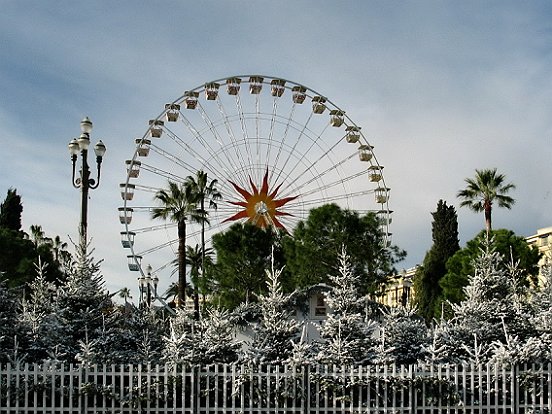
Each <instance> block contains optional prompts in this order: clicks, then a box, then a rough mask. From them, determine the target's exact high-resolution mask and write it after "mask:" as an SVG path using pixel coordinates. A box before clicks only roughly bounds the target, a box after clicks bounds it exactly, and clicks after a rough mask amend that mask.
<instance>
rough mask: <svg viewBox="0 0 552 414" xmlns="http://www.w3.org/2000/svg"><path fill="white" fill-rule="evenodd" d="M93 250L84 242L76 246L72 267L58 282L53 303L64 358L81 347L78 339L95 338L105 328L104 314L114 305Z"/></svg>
mask: <svg viewBox="0 0 552 414" xmlns="http://www.w3.org/2000/svg"><path fill="white" fill-rule="evenodd" d="M92 253H93V250H92V251H90V252H89V251H88V249H87V248H86V246H83V245H79V246H76V263H75V267H74V268H72V269H70V271H69V273H68V275H67V279H66V280H65V281H64V282H63V284H62V285H61V286H60V288H59V291H58V295H57V296H56V301H55V303H54V309H55V313H56V315H57V317H58V319H59V321H60V323H61V327H62V331H63V333H64V340H63V341H62V342H61V343H59V346H60V347H61V349H60V352H62V353H63V354H65V355H66V360H67V361H69V362H72V361H74V359H75V357H76V355H77V353H79V351H80V347H79V341H82V340H84V339H85V332H86V331H88V335H89V340H91V341H92V340H94V339H96V337H97V336H99V335H100V334H102V330H104V329H105V325H104V324H105V319H104V318H105V316H106V315H108V314H109V313H110V312H111V311H112V310H113V308H114V306H113V302H112V301H111V298H110V297H109V295H108V293H107V291H106V290H105V288H104V281H103V277H102V275H101V273H100V264H101V261H99V262H94V259H93V258H92Z"/></svg>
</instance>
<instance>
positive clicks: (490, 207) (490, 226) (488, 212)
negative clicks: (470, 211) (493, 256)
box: [485, 202, 492, 240]
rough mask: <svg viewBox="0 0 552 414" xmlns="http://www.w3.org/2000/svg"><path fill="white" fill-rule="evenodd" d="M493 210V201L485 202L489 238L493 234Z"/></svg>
mask: <svg viewBox="0 0 552 414" xmlns="http://www.w3.org/2000/svg"><path fill="white" fill-rule="evenodd" d="M491 211H492V205H491V203H490V202H486V203H485V228H486V229H487V240H488V239H489V237H490V236H491V230H492V224H491Z"/></svg>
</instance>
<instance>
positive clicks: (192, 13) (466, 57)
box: [0, 0, 552, 298]
mask: <svg viewBox="0 0 552 414" xmlns="http://www.w3.org/2000/svg"><path fill="white" fill-rule="evenodd" d="M0 39H1V42H0V142H1V144H2V145H1V148H2V154H1V160H2V161H1V163H0V198H1V199H2V200H3V199H4V197H5V194H6V192H7V190H8V188H10V187H13V188H16V189H17V191H18V193H19V194H20V195H21V196H22V198H23V205H24V211H23V225H24V227H25V230H28V228H29V226H30V225H31V224H40V225H42V227H43V228H44V230H45V231H46V234H47V235H48V236H51V237H53V236H55V235H60V236H61V237H62V238H63V239H65V240H68V239H69V237H71V238H72V239H73V240H76V239H77V226H78V221H79V213H80V209H79V205H80V195H79V192H78V191H77V190H75V189H73V188H72V186H71V182H70V178H71V177H70V174H71V165H70V159H69V154H68V152H67V144H68V142H69V141H70V140H71V139H72V138H73V137H74V136H77V135H78V134H79V133H80V129H79V128H80V127H79V122H80V120H81V119H82V118H83V117H84V116H89V117H90V118H91V119H92V121H93V122H94V130H93V132H92V142H93V143H94V142H96V140H97V139H100V138H101V139H102V140H103V142H104V143H105V144H106V146H107V154H106V156H105V160H104V163H103V170H102V183H101V185H100V188H98V189H97V190H94V191H92V192H91V197H90V204H89V235H90V236H91V237H92V240H93V241H92V243H93V247H94V248H95V252H94V257H95V258H96V259H103V260H104V263H103V267H102V271H103V274H104V277H105V280H106V282H107V286H108V288H109V289H110V290H111V291H115V290H117V289H119V288H121V287H124V286H126V287H130V288H131V289H132V290H133V292H134V297H135V298H136V297H137V293H136V290H137V288H136V273H130V272H129V271H128V269H127V260H126V255H127V254H128V251H126V250H124V249H122V247H121V244H120V238H119V232H120V231H121V226H120V225H119V222H118V215H117V207H119V206H120V205H121V199H120V195H119V183H121V182H124V180H125V177H126V174H125V165H124V161H125V160H126V159H129V158H131V157H132V154H133V152H134V138H135V137H138V136H142V135H143V134H144V132H145V129H146V125H147V121H148V120H149V119H151V118H155V117H156V116H158V115H159V113H160V112H161V110H162V108H163V105H164V104H165V103H166V102H171V101H173V100H175V99H176V98H178V97H179V96H181V95H182V93H183V92H184V91H185V90H187V89H191V88H194V87H196V86H198V85H201V84H203V83H205V82H207V81H211V80H215V79H219V78H223V77H227V76H230V75H237V74H265V75H269V76H275V77H281V78H284V79H289V80H292V81H294V82H297V83H302V84H305V85H307V86H308V87H310V88H312V89H314V90H316V91H319V92H321V93H323V94H324V95H325V96H327V97H329V98H330V99H331V100H332V101H333V102H334V103H335V104H336V105H338V106H339V107H341V108H342V109H344V110H346V111H347V114H348V116H349V117H350V118H351V119H353V120H354V121H355V123H356V124H358V125H361V126H362V131H363V132H364V134H365V135H366V136H367V137H369V138H370V140H371V142H373V143H374V144H375V153H376V155H377V157H378V161H379V162H380V163H381V164H382V165H384V166H385V170H384V173H385V180H386V184H387V186H389V187H390V188H391V199H390V203H389V205H390V208H391V209H392V210H393V211H394V213H393V223H392V227H391V231H392V233H393V242H394V244H396V245H398V246H399V247H401V248H403V249H405V250H406V251H407V252H408V257H407V259H406V260H405V261H403V262H402V263H400V264H399V268H403V267H404V268H408V267H411V266H414V265H415V264H417V263H420V262H422V261H423V257H424V255H425V253H426V251H427V250H428V249H429V248H430V246H431V219H432V218H431V214H430V213H431V212H432V211H435V209H436V205H437V202H438V200H439V199H443V200H445V201H446V202H447V203H448V204H449V205H454V206H456V207H457V210H458V221H459V231H460V242H461V245H464V244H465V242H466V241H468V240H470V239H472V238H473V237H474V236H475V234H476V233H477V232H478V231H480V230H481V229H483V227H484V220H483V214H475V213H473V212H471V211H469V210H466V209H464V208H462V209H459V208H458V204H459V203H458V200H457V199H456V193H457V192H458V190H460V189H462V188H463V187H464V179H465V178H466V177H471V176H473V175H474V172H475V169H476V168H478V169H482V168H495V167H496V168H498V170H499V172H501V173H504V174H505V175H506V177H507V181H508V182H513V183H514V184H516V186H517V189H516V190H515V192H514V193H513V194H512V195H513V197H514V198H515V199H516V201H517V202H516V204H515V206H514V207H513V209H512V210H504V211H501V210H500V209H498V208H496V209H495V210H494V212H493V225H494V227H495V228H508V229H511V230H513V231H515V232H516V233H517V234H519V235H522V236H528V235H531V234H534V233H535V232H536V230H537V229H539V228H542V227H548V226H552V214H551V212H552V194H551V190H552V3H551V2H550V1H529V2H518V1H486V2H480V1H462V2H458V1H416V2H398V1H335V0H332V1H325V0H316V1H314V0H312V1H301V0H293V1H263V0H256V1H238V0H233V1H208V0H203V1H183V0H179V1H149V2H146V1H122V0H121V1H99V0H95V1H89V2H74V1H48V0H42V1H15V0H13V1H12V0H4V1H2V11H1V13H0ZM164 283H166V284H168V281H167V282H164Z"/></svg>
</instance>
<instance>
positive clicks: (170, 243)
mask: <svg viewBox="0 0 552 414" xmlns="http://www.w3.org/2000/svg"><path fill="white" fill-rule="evenodd" d="M177 243H178V239H172V240H169V241H166V242H165V243H162V244H158V245H156V246H153V247H151V248H149V249H146V250H142V251H140V252H138V253H136V255H137V256H141V257H144V256H146V255H148V254H151V253H154V252H158V251H159V250H163V249H166V248H167V247H172V246H173V245H174V244H177Z"/></svg>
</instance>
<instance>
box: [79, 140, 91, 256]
mask: <svg viewBox="0 0 552 414" xmlns="http://www.w3.org/2000/svg"><path fill="white" fill-rule="evenodd" d="M81 153H82V170H81V220H80V237H81V244H82V246H83V249H84V250H85V251H86V244H87V227H88V189H89V186H90V168H89V167H88V159H87V158H88V150H82V151H81Z"/></svg>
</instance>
